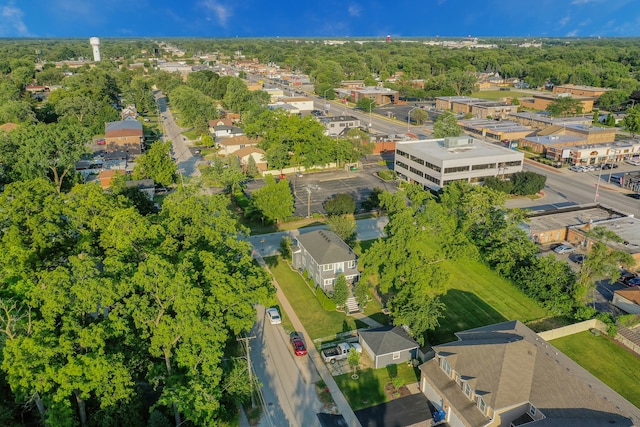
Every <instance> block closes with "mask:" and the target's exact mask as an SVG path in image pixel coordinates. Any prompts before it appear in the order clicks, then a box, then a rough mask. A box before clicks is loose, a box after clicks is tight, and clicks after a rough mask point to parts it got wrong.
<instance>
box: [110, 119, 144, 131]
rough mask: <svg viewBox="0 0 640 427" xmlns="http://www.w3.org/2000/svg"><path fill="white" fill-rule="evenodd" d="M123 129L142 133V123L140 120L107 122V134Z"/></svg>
mask: <svg viewBox="0 0 640 427" xmlns="http://www.w3.org/2000/svg"><path fill="white" fill-rule="evenodd" d="M123 129H126V130H139V131H142V123H141V122H140V121H139V120H118V121H117V122H107V123H106V125H105V133H106V132H111V131H114V130H123Z"/></svg>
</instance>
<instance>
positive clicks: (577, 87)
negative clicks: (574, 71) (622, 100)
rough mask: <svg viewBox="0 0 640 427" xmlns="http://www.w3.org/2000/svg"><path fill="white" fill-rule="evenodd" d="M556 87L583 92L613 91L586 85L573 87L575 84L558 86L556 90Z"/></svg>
mask: <svg viewBox="0 0 640 427" xmlns="http://www.w3.org/2000/svg"><path fill="white" fill-rule="evenodd" d="M556 87H562V88H566V89H582V90H593V91H598V92H599V91H607V90H611V89H607V88H606V87H596V86H585V85H573V84H566V85H558V86H554V88H556Z"/></svg>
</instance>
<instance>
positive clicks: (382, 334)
mask: <svg viewBox="0 0 640 427" xmlns="http://www.w3.org/2000/svg"><path fill="white" fill-rule="evenodd" d="M358 334H359V335H360V336H361V337H362V340H363V341H365V342H366V343H367V345H368V346H369V348H370V349H371V351H373V353H374V354H376V355H378V356H380V355H383V354H389V353H393V352H395V351H403V350H411V349H414V348H418V347H419V345H418V343H417V342H415V340H414V339H413V338H411V337H410V336H409V334H407V332H406V331H405V330H404V329H403V328H402V327H400V326H384V327H381V328H375V329H369V330H366V331H359V332H358Z"/></svg>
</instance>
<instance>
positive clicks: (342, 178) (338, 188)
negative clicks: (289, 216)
mask: <svg viewBox="0 0 640 427" xmlns="http://www.w3.org/2000/svg"><path fill="white" fill-rule="evenodd" d="M382 169H386V166H382V165H379V164H377V162H376V161H375V159H373V158H372V159H370V160H369V161H368V162H367V163H365V164H363V165H362V167H361V168H359V169H357V170H355V171H351V170H342V169H340V170H332V171H323V172H310V173H303V174H301V176H298V175H297V174H289V175H287V176H286V178H287V180H288V181H289V182H290V185H291V188H292V191H293V194H294V200H295V212H294V215H295V216H299V217H306V216H308V215H313V214H324V213H325V211H324V208H323V204H324V202H326V201H327V200H329V199H330V198H331V197H333V196H335V195H336V194H344V193H346V194H350V195H351V196H353V198H354V199H355V201H356V206H357V208H358V209H359V208H360V204H361V203H362V202H363V201H364V200H366V198H367V197H368V196H369V194H371V191H372V190H373V189H374V188H376V187H378V188H381V189H383V190H386V191H390V192H392V193H395V192H396V191H397V190H398V183H397V182H394V181H383V180H382V179H380V178H378V177H377V176H376V172H378V171H379V170H382ZM263 185H264V180H262V179H258V180H254V181H250V182H249V183H247V192H248V193H249V194H250V193H251V192H253V191H255V190H257V189H258V188H261V187H262V186H263Z"/></svg>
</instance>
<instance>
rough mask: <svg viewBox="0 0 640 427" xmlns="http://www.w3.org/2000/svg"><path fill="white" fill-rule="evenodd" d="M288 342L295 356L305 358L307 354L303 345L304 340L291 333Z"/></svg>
mask: <svg viewBox="0 0 640 427" xmlns="http://www.w3.org/2000/svg"><path fill="white" fill-rule="evenodd" d="M289 342H290V343H291V346H292V347H293V352H294V353H295V355H296V356H305V355H306V354H307V346H305V345H304V340H303V339H302V337H301V336H300V335H299V334H298V333H297V332H291V336H290V337H289Z"/></svg>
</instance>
